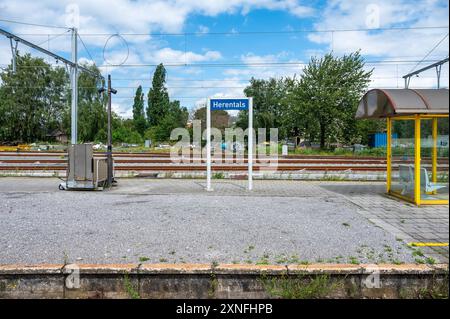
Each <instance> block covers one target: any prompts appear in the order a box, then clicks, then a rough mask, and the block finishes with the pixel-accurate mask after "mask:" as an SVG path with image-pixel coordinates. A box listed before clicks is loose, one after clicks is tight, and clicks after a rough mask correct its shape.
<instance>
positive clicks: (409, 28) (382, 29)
mask: <svg viewBox="0 0 450 319" xmlns="http://www.w3.org/2000/svg"><path fill="white" fill-rule="evenodd" d="M448 28H449V26H422V27H387V28H355V29H322V30H320V29H319V30H317V29H302V30H278V31H270V30H269V31H222V32H220V31H219V32H214V31H212V32H178V33H177V32H173V33H164V32H153V33H152V32H149V33H121V34H120V35H122V36H200V35H201V36H204V35H254V34H263V35H266V34H295V33H330V32H368V31H401V30H434V29H448ZM82 35H83V36H110V35H112V34H111V33H82Z"/></svg>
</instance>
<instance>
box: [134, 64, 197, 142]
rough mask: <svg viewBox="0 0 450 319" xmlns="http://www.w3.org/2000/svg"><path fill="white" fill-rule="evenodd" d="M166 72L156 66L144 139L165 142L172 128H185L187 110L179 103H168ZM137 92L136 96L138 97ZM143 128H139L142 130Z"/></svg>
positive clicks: (159, 66) (149, 97)
mask: <svg viewBox="0 0 450 319" xmlns="http://www.w3.org/2000/svg"><path fill="white" fill-rule="evenodd" d="M165 83H166V70H165V68H164V65H163V64H160V65H158V67H157V68H156V70H155V73H154V74H153V81H152V88H151V89H150V91H149V93H148V107H147V120H148V124H149V128H148V129H147V130H145V131H144V132H143V136H144V138H145V139H151V140H152V141H154V142H156V141H159V142H161V141H167V140H169V138H170V133H171V132H172V130H173V129H174V128H177V127H185V126H186V122H187V120H188V116H189V113H188V110H187V109H186V108H185V107H181V106H180V102H179V101H172V102H171V101H170V100H169V94H168V93H167V89H166V87H165ZM138 93H139V92H137V93H136V94H137V95H138ZM142 128H143V127H141V129H142Z"/></svg>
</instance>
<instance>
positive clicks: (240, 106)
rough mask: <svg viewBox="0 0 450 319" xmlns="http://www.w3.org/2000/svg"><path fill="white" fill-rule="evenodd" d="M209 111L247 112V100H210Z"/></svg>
mask: <svg viewBox="0 0 450 319" xmlns="http://www.w3.org/2000/svg"><path fill="white" fill-rule="evenodd" d="M210 103H211V111H218V110H224V111H230V110H237V111H242V110H248V107H249V99H211V100H210Z"/></svg>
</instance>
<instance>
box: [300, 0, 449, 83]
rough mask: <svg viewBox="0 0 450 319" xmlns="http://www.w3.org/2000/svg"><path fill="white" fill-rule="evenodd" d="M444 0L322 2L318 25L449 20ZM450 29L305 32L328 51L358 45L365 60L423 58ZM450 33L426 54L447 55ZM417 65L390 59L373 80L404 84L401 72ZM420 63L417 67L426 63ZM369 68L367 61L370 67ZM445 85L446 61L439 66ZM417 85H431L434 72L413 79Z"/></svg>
mask: <svg viewBox="0 0 450 319" xmlns="http://www.w3.org/2000/svg"><path fill="white" fill-rule="evenodd" d="M448 19H449V15H448V2H447V1H437V0H428V1H406V0H401V1H395V2H393V1H389V0H350V1H348V0H345V1H344V0H335V1H330V2H329V3H328V4H327V6H326V7H325V9H324V11H323V14H322V17H321V19H319V20H318V21H319V22H317V23H316V24H315V28H316V29H317V30H333V29H334V30H339V29H340V30H342V29H372V28H391V27H397V28H398V27H405V26H407V27H415V26H447V25H448ZM447 32H448V29H427V30H370V31H358V32H357V31H354V32H334V33H333V34H331V33H329V32H319V33H310V34H309V35H308V38H309V40H310V41H312V42H313V43H316V44H321V45H326V46H327V50H326V51H328V52H329V51H331V50H332V51H333V53H334V54H336V55H343V54H348V53H350V52H354V51H357V50H361V54H362V55H363V56H365V57H366V58H367V60H396V61H402V60H407V61H419V60H421V59H422V58H423V57H424V56H425V55H426V54H427V53H428V52H429V51H430V50H431V49H432V48H433V47H434V46H435V45H436V44H437V43H438V42H439V41H440V40H441V39H442V38H443V37H444V36H445V34H446V33H447ZM448 46H449V41H448V38H447V39H446V40H445V41H444V42H443V43H442V44H441V45H440V46H439V47H437V48H436V49H435V50H434V52H433V53H432V54H431V55H430V56H429V57H428V59H433V60H436V59H442V58H445V57H447V56H448ZM414 65H415V63H414V62H411V63H409V64H408V65H405V64H401V63H399V64H398V65H397V64H391V65H389V66H386V65H384V66H383V65H372V67H373V66H375V71H374V78H375V77H376V79H374V80H373V83H372V86H389V87H396V86H397V84H398V83H399V79H398V78H396V77H399V78H400V87H403V80H402V79H401V76H402V75H404V74H406V73H408V72H409V71H410V70H411V68H413V67H414ZM425 65H426V63H422V64H421V65H420V66H418V68H420V67H423V66H425ZM368 68H369V67H368ZM442 72H443V73H442V77H443V85H447V86H448V63H447V64H446V65H444V66H443V69H442ZM411 83H414V84H415V85H417V86H420V87H433V86H434V85H435V75H434V74H433V73H432V74H428V75H427V76H426V77H425V76H421V77H419V78H416V79H414V81H412V82H411Z"/></svg>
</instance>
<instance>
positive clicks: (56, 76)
mask: <svg viewBox="0 0 450 319" xmlns="http://www.w3.org/2000/svg"><path fill="white" fill-rule="evenodd" d="M0 78H1V82H2V84H1V86H0V141H17V142H32V141H35V140H42V141H44V140H46V139H48V135H49V134H51V133H52V132H53V131H54V130H55V129H60V128H61V126H62V119H63V117H64V114H65V112H66V110H67V108H68V104H67V99H68V97H67V94H66V90H65V88H66V81H67V80H68V77H67V75H66V72H65V69H64V68H54V69H52V68H51V66H50V65H49V64H47V63H46V62H45V61H44V60H43V59H41V58H33V57H31V55H30V54H25V55H19V54H18V55H17V72H16V73H15V74H14V73H13V72H12V66H11V65H9V66H8V67H7V68H6V70H5V71H4V72H2V73H1V74H0Z"/></svg>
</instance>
